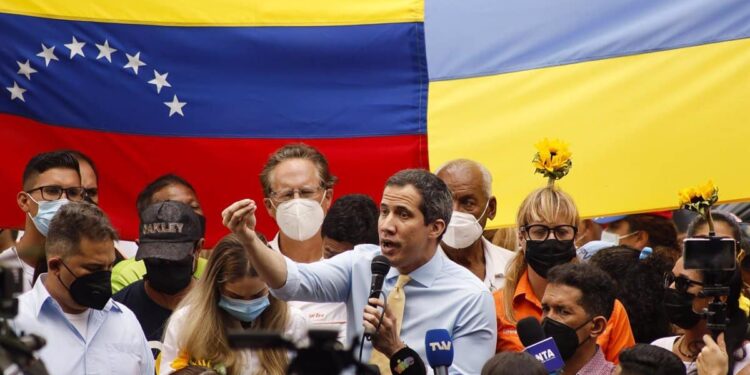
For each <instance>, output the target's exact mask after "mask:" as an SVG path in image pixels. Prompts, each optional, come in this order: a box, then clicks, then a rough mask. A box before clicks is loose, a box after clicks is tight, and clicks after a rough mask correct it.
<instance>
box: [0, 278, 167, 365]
mask: <svg viewBox="0 0 750 375" xmlns="http://www.w3.org/2000/svg"><path fill="white" fill-rule="evenodd" d="M46 276H47V274H42V275H41V276H40V278H39V280H38V281H37V283H36V284H35V285H34V287H33V288H32V289H31V290H29V291H28V292H26V293H24V294H22V295H21V296H20V297H18V304H19V306H18V316H16V318H15V319H14V320H13V321H12V322H11V326H12V327H13V329H14V330H15V331H16V333H19V334H20V333H25V334H32V333H33V334H37V335H40V336H42V337H44V338H45V340H47V345H46V346H45V347H44V348H42V349H41V350H40V351H39V352H38V355H39V357H40V358H41V359H42V361H43V362H44V364H45V366H46V367H47V370H48V371H49V373H50V374H51V375H58V374H59V375H63V374H65V375H67V374H70V375H84V374H85V375H94V374H97V375H99V374H101V375H109V374H112V375H120V374H123V375H125V374H127V375H134V374H138V375H151V374H153V373H154V357H153V355H152V354H151V349H149V347H148V343H147V342H146V337H145V336H144V335H143V330H141V326H140V324H138V319H136V317H135V315H134V314H133V312H131V311H130V310H129V309H128V308H127V307H125V306H124V305H122V304H119V303H117V302H114V301H112V300H111V299H110V300H109V301H108V302H107V304H106V305H105V306H104V309H102V310H94V309H91V310H90V315H89V319H88V326H87V331H88V333H87V335H86V336H87V337H82V336H81V334H80V333H79V332H78V330H77V329H76V328H75V327H74V326H73V325H72V324H71V323H70V322H69V321H68V319H67V318H66V317H65V315H64V314H63V311H62V308H61V307H60V305H59V304H58V303H57V301H55V299H54V298H52V296H50V294H49V292H47V288H46V287H45V286H44V280H45V279H46Z"/></svg>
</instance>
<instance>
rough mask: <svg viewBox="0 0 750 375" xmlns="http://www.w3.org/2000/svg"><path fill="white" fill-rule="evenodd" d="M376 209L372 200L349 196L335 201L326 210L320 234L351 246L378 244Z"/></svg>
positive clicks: (361, 196) (366, 197)
mask: <svg viewBox="0 0 750 375" xmlns="http://www.w3.org/2000/svg"><path fill="white" fill-rule="evenodd" d="M378 212H379V211H378V207H377V206H376V205H375V202H374V201H373V200H372V198H370V197H368V196H367V195H363V194H349V195H344V196H342V197H340V198H339V199H337V200H336V201H335V202H333V204H332V205H331V208H330V209H328V213H327V214H326V217H325V219H324V220H323V225H322V227H321V234H322V235H323V237H327V238H330V239H332V240H336V241H339V242H348V243H350V244H352V245H355V246H356V245H359V244H364V243H370V244H377V243H378Z"/></svg>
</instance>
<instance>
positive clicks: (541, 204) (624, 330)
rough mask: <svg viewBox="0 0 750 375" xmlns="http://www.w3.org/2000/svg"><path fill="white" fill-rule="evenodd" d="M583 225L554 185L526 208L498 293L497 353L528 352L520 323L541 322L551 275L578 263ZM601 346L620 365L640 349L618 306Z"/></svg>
mask: <svg viewBox="0 0 750 375" xmlns="http://www.w3.org/2000/svg"><path fill="white" fill-rule="evenodd" d="M579 221H580V218H579V216H578V209H577V208H576V205H575V203H574V202H573V199H572V198H571V197H570V196H569V195H568V194H567V193H565V192H563V191H562V190H560V189H559V188H558V187H556V186H554V185H550V186H547V187H544V188H541V189H537V190H534V191H533V192H531V194H529V195H528V196H527V197H526V199H524V201H523V203H521V207H520V208H519V210H518V215H517V216H516V224H517V225H518V247H519V251H518V252H517V253H516V256H515V257H514V258H513V260H512V261H511V263H510V264H508V270H507V273H506V276H505V287H504V288H503V289H501V290H498V291H497V292H495V293H494V298H495V308H496V311H497V328H498V334H497V348H496V350H497V351H498V352H500V351H521V350H523V348H524V347H523V345H522V344H521V341H520V339H519V337H518V333H517V332H516V323H517V322H518V321H519V320H521V319H523V318H526V317H529V316H533V317H535V318H537V319H541V317H542V305H541V302H540V301H541V299H542V296H543V295H544V291H545V289H546V288H547V279H546V277H547V272H548V271H549V270H550V269H551V268H552V267H554V266H557V265H560V264H565V263H569V262H575V261H577V260H576V248H575V244H574V242H575V237H576V233H577V231H578V224H579ZM572 328H575V327H572ZM576 332H577V331H576ZM597 343H598V344H599V346H600V347H601V349H602V351H603V352H604V354H605V357H606V358H607V360H609V361H611V362H615V363H616V362H617V355H618V354H619V352H620V350H622V349H624V348H626V347H629V346H632V345H634V344H635V340H634V338H633V333H632V331H631V330H630V322H629V321H628V316H627V313H626V312H625V309H624V308H623V306H622V304H621V303H620V302H619V301H616V302H615V306H614V311H613V313H612V316H611V317H610V319H609V320H608V322H607V327H606V329H605V331H604V333H603V334H602V335H600V336H599V337H598V339H597ZM579 344H580V341H579Z"/></svg>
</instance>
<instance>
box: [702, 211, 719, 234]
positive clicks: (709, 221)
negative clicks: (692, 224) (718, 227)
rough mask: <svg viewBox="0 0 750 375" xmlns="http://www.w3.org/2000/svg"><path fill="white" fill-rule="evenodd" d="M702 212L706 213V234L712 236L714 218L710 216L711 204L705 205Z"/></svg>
mask: <svg viewBox="0 0 750 375" xmlns="http://www.w3.org/2000/svg"><path fill="white" fill-rule="evenodd" d="M704 212H705V215H706V222H707V223H708V236H709V237H714V236H716V231H715V230H714V219H713V217H711V206H708V207H706V210H705V211H704Z"/></svg>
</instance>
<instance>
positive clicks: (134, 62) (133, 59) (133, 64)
mask: <svg viewBox="0 0 750 375" xmlns="http://www.w3.org/2000/svg"><path fill="white" fill-rule="evenodd" d="M125 56H126V57H127V58H128V63H127V64H125V66H123V68H125V69H127V68H131V69H133V71H134V72H135V74H136V75H138V67H139V66H144V65H146V63H145V62H143V61H141V53H140V52H138V53H136V54H135V55H134V56H130V55H128V54H127V53H126V54H125Z"/></svg>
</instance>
